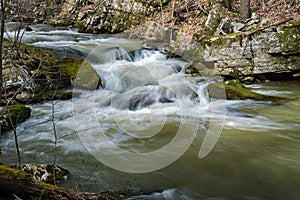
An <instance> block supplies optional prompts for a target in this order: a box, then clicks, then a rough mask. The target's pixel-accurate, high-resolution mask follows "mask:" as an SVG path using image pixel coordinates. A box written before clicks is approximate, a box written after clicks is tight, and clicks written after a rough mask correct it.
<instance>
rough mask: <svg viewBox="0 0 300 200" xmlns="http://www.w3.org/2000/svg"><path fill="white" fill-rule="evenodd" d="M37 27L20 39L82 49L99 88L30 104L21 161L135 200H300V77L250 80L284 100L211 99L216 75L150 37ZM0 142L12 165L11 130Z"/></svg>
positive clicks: (22, 127) (21, 129)
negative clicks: (194, 71)
mask: <svg viewBox="0 0 300 200" xmlns="http://www.w3.org/2000/svg"><path fill="white" fill-rule="evenodd" d="M32 29H33V31H31V32H26V33H25V34H24V37H23V41H22V42H23V43H26V44H29V45H34V46H38V47H44V48H49V49H53V50H55V51H57V52H59V53H58V54H60V55H62V56H63V55H64V54H68V53H72V54H77V55H80V56H84V57H85V58H86V61H87V62H89V63H90V64H91V65H92V66H93V67H94V68H95V69H96V71H97V73H98V74H99V75H100V77H101V79H102V87H100V88H99V89H98V90H96V91H84V90H79V89H75V88H74V89H73V92H74V96H73V99H71V100H65V101H54V102H43V103H38V104H33V105H30V108H31V109H32V116H31V118H30V119H28V120H27V121H25V122H24V123H22V124H18V126H17V132H18V140H19V146H20V151H21V156H22V162H24V163H49V164H52V163H53V162H55V163H56V164H57V165H59V166H61V167H64V168H66V169H68V170H69V171H70V172H71V173H70V175H69V176H67V177H66V179H65V180H60V181H59V182H58V185H60V186H63V187H68V188H72V189H74V190H75V191H79V192H83V191H85V192H86V191H88V192H101V191H107V190H110V191H116V190H133V191H136V192H142V193H144V194H145V195H137V196H135V197H131V198H129V199H170V200H171V199H207V200H208V199H209V200H212V199H214V200H221V199H222V200H223V199H248V200H254V199H255V200H256V199H293V200H294V199H300V190H299V188H300V148H299V147H300V115H299V110H300V82H292V81H286V82H270V83H262V84H253V85H249V86H247V87H249V88H250V89H252V90H253V91H256V92H259V93H263V94H268V95H273V96H281V97H287V98H290V100H289V101H288V102H285V103H280V104H278V103H271V102H259V101H253V100H243V101H232V100H231V101H229V100H214V99H210V98H209V96H208V94H207V91H206V87H207V85H208V84H209V83H211V82H214V81H217V80H215V79H212V78H208V77H191V76H190V75H187V74H184V69H185V67H186V66H187V65H188V64H189V63H188V62H189V61H188V59H186V58H185V59H174V58H169V57H168V56H167V55H166V54H165V53H164V52H163V49H160V48H153V47H150V46H148V45H147V44H145V43H144V41H140V40H133V39H126V38H122V37H118V36H116V35H111V36H110V35H91V34H82V33H78V32H76V31H74V30H68V29H57V30H54V29H53V28H52V27H48V26H42V25H36V26H32ZM10 33H13V31H11V32H10ZM53 121H54V122H55V128H56V138H57V139H56V140H55V134H54V131H53V127H54V126H53V123H52V122H53ZM209 134H211V135H212V136H211V137H209V136H210V135H209ZM207 140H209V141H207ZM207 142H208V143H207ZM214 143H216V144H214ZM204 144H206V147H207V148H206V150H207V149H208V151H207V152H206V153H208V155H206V154H205V155H204V156H202V157H201V156H200V157H201V158H199V151H200V149H201V147H203V145H204ZM0 145H1V146H3V150H2V154H1V155H0V162H4V163H8V164H15V163H16V162H17V156H16V153H15V144H14V138H13V134H12V133H10V132H6V133H3V134H2V135H1V141H0ZM210 149H211V151H210Z"/></svg>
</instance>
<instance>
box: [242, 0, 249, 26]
mask: <svg viewBox="0 0 300 200" xmlns="http://www.w3.org/2000/svg"><path fill="white" fill-rule="evenodd" d="M249 18H250V0H240V21H241V22H245V21H246V20H247V19H249Z"/></svg>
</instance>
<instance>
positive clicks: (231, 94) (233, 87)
mask: <svg viewBox="0 0 300 200" xmlns="http://www.w3.org/2000/svg"><path fill="white" fill-rule="evenodd" d="M207 90H208V93H209V96H210V98H215V99H225V98H226V99H227V100H245V99H253V100H257V101H272V102H279V101H285V100H286V99H285V98H282V97H275V96H268V95H263V94H259V93H256V92H253V91H251V90H249V89H247V88H245V87H244V86H243V85H242V84H230V85H229V84H224V83H211V84H209V85H208V87H207Z"/></svg>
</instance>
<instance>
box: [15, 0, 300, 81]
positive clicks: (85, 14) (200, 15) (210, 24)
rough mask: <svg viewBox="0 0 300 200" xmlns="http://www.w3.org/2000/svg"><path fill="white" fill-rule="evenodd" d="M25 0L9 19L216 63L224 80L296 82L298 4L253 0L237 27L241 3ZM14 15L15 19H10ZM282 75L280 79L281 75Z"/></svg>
mask: <svg viewBox="0 0 300 200" xmlns="http://www.w3.org/2000/svg"><path fill="white" fill-rule="evenodd" d="M224 3H225V1H223V0H196V1H189V0H185V1H179V0H151V1H146V0H103V1H102V0H96V1H92V0H47V1H42V2H36V1H32V0H29V1H28V2H27V4H26V6H23V7H24V9H23V11H22V9H21V11H22V12H21V15H16V13H18V12H19V13H20V9H16V8H14V7H13V8H14V9H10V11H11V12H10V13H11V14H12V16H13V17H12V19H14V18H16V17H22V18H23V19H24V21H28V22H34V23H50V24H54V25H58V26H62V25H63V26H70V27H73V28H77V29H79V31H81V32H90V33H120V32H123V31H127V32H128V33H130V35H131V36H132V37H136V38H141V39H147V40H148V42H149V43H151V42H153V41H156V43H155V45H160V47H168V48H169V49H171V51H173V52H175V53H176V54H179V55H184V56H187V57H188V58H189V59H191V60H192V61H195V60H197V61H203V62H212V63H214V67H215V69H216V70H217V71H218V73H220V74H221V75H223V76H226V77H231V78H240V79H243V78H245V77H247V76H251V77H256V78H259V79H262V80H264V79H269V78H268V74H273V75H272V76H273V77H274V76H275V75H276V77H278V78H279V79H280V78H284V77H285V78H295V77H297V74H298V73H299V71H300V67H299V64H298V63H299V54H300V47H299V38H300V33H299V27H300V18H299V16H300V4H297V2H296V3H295V1H290V2H287V1H284V0H277V1H268V3H264V1H261V0H251V10H252V18H251V19H249V20H248V21H247V22H245V23H244V24H241V23H238V9H239V0H232V5H231V9H227V8H226V5H225V4H224ZM14 13H15V15H14ZM280 74H282V75H283V76H281V75H280Z"/></svg>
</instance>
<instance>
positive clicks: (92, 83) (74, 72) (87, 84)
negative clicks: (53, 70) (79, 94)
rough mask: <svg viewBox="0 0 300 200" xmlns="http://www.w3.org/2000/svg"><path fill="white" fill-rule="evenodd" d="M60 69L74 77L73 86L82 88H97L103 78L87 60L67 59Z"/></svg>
mask: <svg viewBox="0 0 300 200" xmlns="http://www.w3.org/2000/svg"><path fill="white" fill-rule="evenodd" d="M59 70H60V71H61V72H63V73H65V74H66V75H67V76H69V77H71V79H73V86H74V87H76V88H80V89H87V90H95V89H97V88H98V87H99V85H100V82H101V79H100V76H99V75H98V74H97V72H96V70H95V69H94V68H93V67H92V66H91V65H90V64H88V63H87V62H82V61H79V60H74V59H65V60H64V61H63V62H62V63H61V64H60V65H59Z"/></svg>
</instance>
